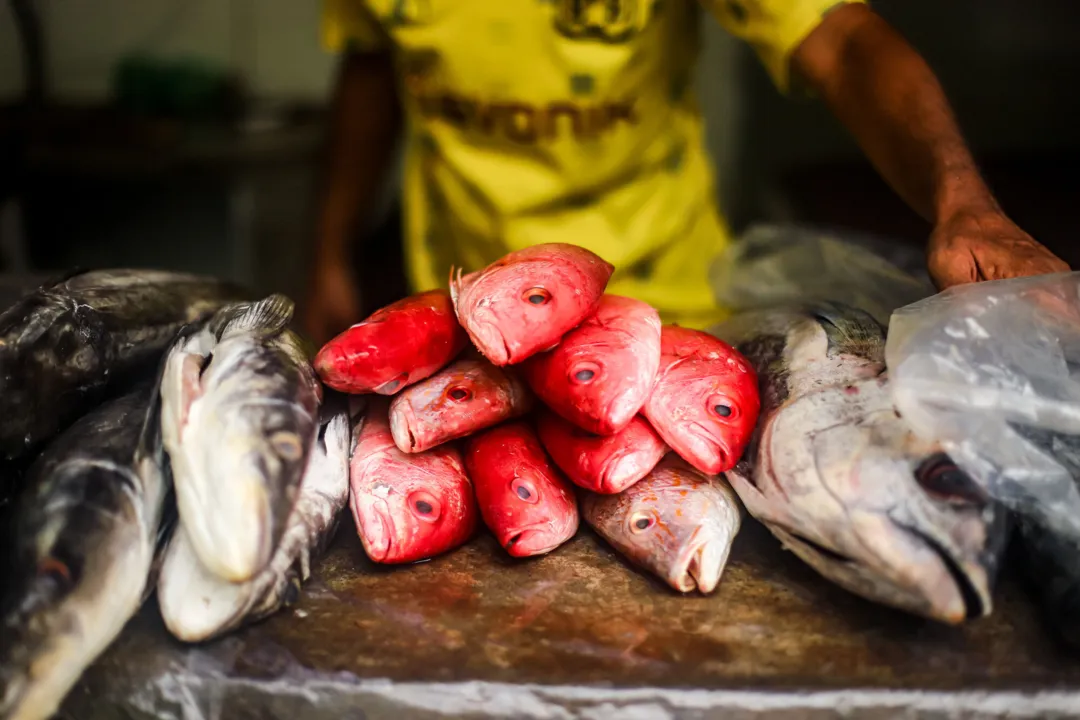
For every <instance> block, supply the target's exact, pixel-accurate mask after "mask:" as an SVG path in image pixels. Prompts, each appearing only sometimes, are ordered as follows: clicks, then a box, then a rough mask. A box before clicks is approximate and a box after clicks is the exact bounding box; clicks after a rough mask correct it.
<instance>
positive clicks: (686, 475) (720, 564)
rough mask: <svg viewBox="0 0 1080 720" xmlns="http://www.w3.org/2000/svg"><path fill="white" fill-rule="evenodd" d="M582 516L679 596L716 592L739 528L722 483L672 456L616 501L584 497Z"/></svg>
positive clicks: (736, 513) (732, 497) (730, 497)
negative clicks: (679, 593)
mask: <svg viewBox="0 0 1080 720" xmlns="http://www.w3.org/2000/svg"><path fill="white" fill-rule="evenodd" d="M581 513H582V516H583V517H584V518H585V521H586V522H587V523H589V525H590V526H591V527H592V528H593V529H594V530H595V531H596V532H597V533H598V534H599V535H600V537H602V538H604V539H605V540H607V542H608V543H610V544H611V545H612V547H614V548H615V549H616V550H618V551H619V552H620V553H621V554H622V555H623V556H625V557H626V558H627V559H628V560H630V561H631V562H633V563H635V564H637V565H640V566H641V567H643V568H645V569H646V570H648V571H649V572H651V573H653V574H654V575H656V576H657V577H659V578H660V579H661V580H663V581H664V582H666V583H667V584H668V585H670V586H671V587H673V588H675V589H676V590H678V591H679V592H690V591H692V590H694V589H697V590H699V591H700V592H702V593H706V594H707V593H711V592H712V591H713V590H715V589H716V587H717V585H718V584H719V583H720V576H721V575H722V574H723V572H724V568H725V567H726V566H727V560H728V555H729V554H730V552H731V544H732V542H733V541H734V540H735V536H736V535H737V534H738V532H739V529H740V527H741V526H742V513H741V511H740V509H739V500H738V498H736V497H735V493H734V492H732V490H731V488H730V487H729V486H728V484H727V481H725V480H724V479H723V477H721V476H719V475H706V474H704V473H702V472H701V471H699V470H696V469H695V468H693V467H691V466H690V465H689V464H688V463H687V462H686V461H685V460H683V459H682V458H680V457H679V456H678V455H676V454H675V453H668V454H667V455H665V456H664V458H663V459H662V460H661V461H660V462H659V464H657V466H656V467H655V468H654V469H653V471H652V472H650V473H649V474H648V475H647V476H645V478H644V479H642V480H639V481H638V482H637V483H635V484H634V485H631V486H630V487H629V488H627V489H626V490H623V491H622V492H620V493H618V494H615V495H601V494H598V493H593V492H584V491H583V492H582V501H581Z"/></svg>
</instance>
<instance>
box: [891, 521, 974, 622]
mask: <svg viewBox="0 0 1080 720" xmlns="http://www.w3.org/2000/svg"><path fill="white" fill-rule="evenodd" d="M896 526H897V527H898V528H900V529H901V530H903V531H904V532H906V533H908V534H909V535H911V536H912V537H913V538H915V539H916V540H918V541H920V542H921V543H922V544H923V545H925V546H926V547H928V548H929V549H930V550H931V551H933V553H934V554H935V555H937V557H938V559H939V560H940V561H941V564H942V565H943V566H944V567H945V570H946V572H948V573H949V576H950V577H951V578H952V580H953V583H954V584H955V586H956V589H957V591H958V592H959V593H960V598H961V600H962V601H963V604H964V614H963V616H962V617H960V616H954V615H951V614H950V615H949V616H948V619H949V621H950V622H960V621H963V620H975V619H976V618H980V617H983V616H985V615H987V614H988V613H989V612H990V607H991V601H990V589H989V587H984V588H980V587H978V586H976V584H975V581H974V580H973V579H972V577H971V575H970V574H968V573H966V572H964V569H963V568H962V567H961V566H960V563H959V562H957V561H956V559H955V558H953V556H952V555H951V554H950V553H949V551H948V550H947V549H946V548H945V546H944V545H942V544H941V543H940V542H938V541H937V540H935V539H934V538H932V537H930V536H929V535H928V534H926V533H924V532H922V531H921V530H918V529H917V528H914V527H911V526H910V525H903V524H901V523H896Z"/></svg>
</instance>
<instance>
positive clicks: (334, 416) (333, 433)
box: [157, 398, 351, 642]
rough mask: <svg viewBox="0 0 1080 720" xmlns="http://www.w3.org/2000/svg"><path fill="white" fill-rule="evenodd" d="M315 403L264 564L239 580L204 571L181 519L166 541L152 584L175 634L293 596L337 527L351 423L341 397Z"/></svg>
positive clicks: (189, 635)
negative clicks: (302, 463) (299, 468)
mask: <svg viewBox="0 0 1080 720" xmlns="http://www.w3.org/2000/svg"><path fill="white" fill-rule="evenodd" d="M336 400H337V401H336V402H331V401H330V400H328V401H327V402H326V403H325V404H324V405H323V406H322V417H321V420H320V424H319V432H318V435H317V436H316V438H315V442H314V444H313V446H312V449H311V454H310V455H309V456H308V463H307V469H306V470H305V472H304V479H303V481H302V482H301V484H300V495H299V497H298V498H297V501H296V506H295V507H294V508H293V511H292V515H290V516H289V522H288V525H287V526H286V528H285V533H284V534H283V535H282V536H281V542H280V543H279V544H278V546H277V549H276V550H275V552H274V556H273V558H271V560H270V562H269V564H268V565H267V566H266V568H264V569H263V570H262V571H261V572H260V573H259V574H257V575H256V576H255V577H253V578H252V579H251V580H249V581H247V582H241V583H232V582H229V581H227V580H223V579H221V578H220V577H219V576H217V575H215V574H214V573H212V572H210V571H208V570H207V569H206V568H205V567H204V566H203V564H202V562H201V561H200V560H199V558H198V556H197V555H196V554H195V551H194V549H193V548H192V545H191V540H190V539H189V538H188V536H187V533H186V532H185V531H184V526H183V524H181V525H180V526H179V527H177V528H176V531H175V532H174V534H173V537H172V539H171V540H170V541H169V546H168V550H167V551H166V552H165V560H164V562H163V564H162V567H161V572H160V575H159V577H158V583H157V598H158V606H159V608H160V609H161V616H162V618H163V619H164V621H165V626H166V627H167V628H168V629H169V632H171V633H172V634H173V635H174V636H175V637H176V638H177V639H179V640H183V641H185V642H201V641H203V640H208V639H210V638H213V637H217V636H219V635H222V634H224V633H226V632H228V631H229V630H232V629H234V628H237V627H239V626H241V625H244V624H248V623H253V622H256V621H258V620H261V619H262V618H265V617H267V616H269V615H271V614H273V613H275V612H277V611H278V610H279V609H280V608H281V607H283V606H284V607H288V606H291V605H293V604H294V603H296V601H297V600H299V599H300V591H301V587H302V585H303V583H304V582H306V581H307V579H308V578H309V577H310V576H311V565H312V561H313V560H314V559H315V558H317V557H318V556H319V555H320V554H321V553H322V552H323V550H324V549H325V548H326V546H327V545H328V544H329V542H330V540H331V539H332V538H333V536H334V532H335V530H336V529H337V519H338V515H339V513H340V511H341V509H342V508H344V507H345V504H346V502H347V501H348V498H349V446H350V443H351V432H350V430H351V428H350V421H349V409H348V406H347V403H346V402H345V400H344V398H336Z"/></svg>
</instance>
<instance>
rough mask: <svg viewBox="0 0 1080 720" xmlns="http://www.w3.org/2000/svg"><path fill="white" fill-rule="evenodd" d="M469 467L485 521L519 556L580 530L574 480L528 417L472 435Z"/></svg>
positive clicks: (467, 450)
mask: <svg viewBox="0 0 1080 720" xmlns="http://www.w3.org/2000/svg"><path fill="white" fill-rule="evenodd" d="M465 467H466V468H467V469H468V472H469V477H471V478H472V480H473V483H474V484H475V485H476V499H477V501H478V502H479V504H480V514H481V516H482V517H483V518H484V523H485V524H486V525H487V526H488V528H489V529H490V530H491V532H492V533H493V534H494V535H495V538H496V539H497V540H498V541H499V544H500V545H502V546H503V547H504V548H505V549H506V552H508V553H510V555H512V556H513V557H526V556H530V555H542V554H544V553H548V552H551V551H552V550H554V549H555V548H557V547H558V546H559V545H562V544H563V543H564V542H566V541H567V540H569V539H570V538H572V537H573V536H574V533H576V532H577V529H578V522H579V521H578V507H577V498H576V497H575V496H574V486H573V485H571V484H570V483H569V482H568V481H567V480H566V478H564V477H563V476H562V473H560V472H559V471H558V469H556V468H555V466H554V465H552V464H551V461H550V460H548V457H547V454H546V453H545V452H544V448H543V446H541V444H540V440H539V439H538V438H537V437H536V434H535V433H534V432H533V430H532V428H530V427H529V426H528V425H527V424H525V423H524V422H523V421H520V420H518V421H512V422H508V423H503V424H502V425H499V426H497V427H494V428H492V429H490V430H487V431H485V432H482V433H479V434H477V435H472V436H470V437H469V438H468V439H467V440H466V441H465Z"/></svg>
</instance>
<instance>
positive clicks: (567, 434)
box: [536, 409, 668, 495]
mask: <svg viewBox="0 0 1080 720" xmlns="http://www.w3.org/2000/svg"><path fill="white" fill-rule="evenodd" d="M536 428H537V432H538V434H539V436H540V441H541V442H542V443H543V444H544V447H545V448H546V449H547V451H548V454H549V455H550V456H551V459H552V460H553V461H554V462H555V464H556V465H557V466H558V467H559V469H561V470H562V471H563V472H564V473H566V476H567V477H568V478H570V480H571V481H573V483H574V484H575V485H578V486H579V487H582V488H584V489H586V490H590V491H592V492H594V493H601V494H607V495H609V494H615V493H620V492H622V491H623V490H626V489H627V488H629V487H630V486H632V485H634V484H635V483H637V482H638V481H639V480H641V479H642V478H644V477H645V476H646V475H648V474H649V472H650V471H651V470H652V469H653V468H654V467H655V466H656V464H657V463H658V462H660V459H661V458H662V457H664V455H665V454H666V453H667V452H668V447H667V445H666V444H665V443H664V441H663V440H661V439H660V436H659V435H657V433H656V431H655V430H653V428H652V425H650V424H649V422H648V420H646V419H645V418H643V417H642V416H640V415H635V416H634V417H633V418H632V419H631V421H630V424H629V425H627V426H626V427H625V428H623V429H622V430H621V431H619V432H618V433H616V434H614V435H595V434H593V433H590V432H587V431H585V430H582V429H581V428H579V427H577V426H576V425H574V424H573V423H570V422H567V421H566V420H564V419H563V418H561V417H559V416H558V415H556V414H555V413H553V412H551V411H550V410H547V409H543V410H541V411H540V413H539V416H538V417H537V421H536Z"/></svg>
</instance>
